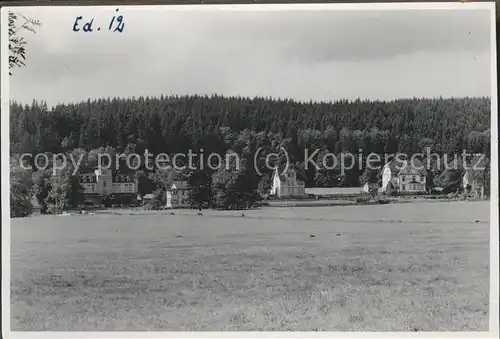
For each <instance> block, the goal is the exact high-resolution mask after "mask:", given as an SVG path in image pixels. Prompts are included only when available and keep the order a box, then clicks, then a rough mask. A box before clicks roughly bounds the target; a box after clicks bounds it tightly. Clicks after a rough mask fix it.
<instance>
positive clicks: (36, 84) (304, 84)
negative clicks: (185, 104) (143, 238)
mask: <svg viewBox="0 0 500 339" xmlns="http://www.w3.org/2000/svg"><path fill="white" fill-rule="evenodd" d="M115 9H116V8H112V7H80V8H78V7H38V8H30V9H27V8H24V9H22V8H19V9H17V11H18V12H21V13H23V14H25V15H28V16H31V17H34V18H36V19H39V20H40V21H41V22H42V27H40V28H39V29H38V31H37V33H36V34H24V36H25V37H26V39H27V41H28V54H27V64H28V67H27V68H25V69H18V70H16V71H15V73H14V75H13V76H12V77H10V79H11V86H10V91H11V98H13V99H14V100H17V101H21V102H23V103H31V101H32V100H33V99H34V98H35V99H37V100H45V101H47V102H48V104H49V105H53V104H56V103H58V102H71V101H80V100H86V99H87V98H89V97H90V98H99V97H108V96H110V97H112V96H120V97H128V96H140V95H144V96H146V95H150V96H159V95H161V94H164V95H170V94H212V93H218V94H224V95H242V96H251V97H253V96H272V97H290V98H294V99H297V100H310V99H312V100H325V101H330V100H337V99H341V98H347V99H356V98H358V97H359V98H362V99H363V98H370V99H393V98H401V97H414V96H416V97H438V96H443V97H449V96H489V95H490V92H491V91H490V73H491V72H490V52H491V50H490V13H489V11H486V10H474V11H464V10H461V11H457V10H454V11H451V10H432V11H430V10H426V11H415V10H406V11H347V12H345V11H333V10H328V11H192V10H191V11H180V10H175V9H172V8H171V7H162V8H159V7H154V8H153V7H140V8H138V7H135V8H134V7H121V8H120V9H119V12H118V13H120V14H121V15H123V21H124V22H125V27H124V30H123V32H122V33H118V32H114V33H113V32H110V31H108V24H109V21H110V20H111V18H112V17H113V16H114V15H115V14H116V12H115ZM78 15H82V16H83V17H84V19H89V20H90V19H91V18H92V17H94V24H93V27H94V32H92V33H83V32H78V33H75V32H73V31H72V27H73V23H74V21H75V18H76V16H78ZM81 22H82V21H81ZM82 23H83V22H82ZM80 26H82V25H81V24H80ZM98 27H100V28H101V30H100V31H97V28H98Z"/></svg>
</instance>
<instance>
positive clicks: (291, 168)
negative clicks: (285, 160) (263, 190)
mask: <svg viewBox="0 0 500 339" xmlns="http://www.w3.org/2000/svg"><path fill="white" fill-rule="evenodd" d="M276 170H278V174H279V178H280V180H281V181H285V180H286V174H287V173H288V172H290V171H293V172H295V173H297V174H298V172H299V171H298V170H297V167H296V166H295V165H293V164H291V165H288V168H287V167H286V165H285V164H280V165H278V166H277V167H276V169H275V170H274V171H275V172H276ZM285 170H286V172H285ZM273 177H274V174H273ZM297 181H300V182H302V180H300V179H299V178H298V176H297Z"/></svg>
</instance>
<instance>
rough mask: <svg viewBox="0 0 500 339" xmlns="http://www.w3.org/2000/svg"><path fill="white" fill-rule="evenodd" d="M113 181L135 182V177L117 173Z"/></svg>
mask: <svg viewBox="0 0 500 339" xmlns="http://www.w3.org/2000/svg"><path fill="white" fill-rule="evenodd" d="M113 182H117V183H122V182H134V178H133V177H132V176H130V175H127V174H116V175H115V176H114V177H113Z"/></svg>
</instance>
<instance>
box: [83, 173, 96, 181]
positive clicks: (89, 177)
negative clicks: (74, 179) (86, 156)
mask: <svg viewBox="0 0 500 339" xmlns="http://www.w3.org/2000/svg"><path fill="white" fill-rule="evenodd" d="M80 182H81V183H96V182H97V177H96V176H95V174H81V175H80Z"/></svg>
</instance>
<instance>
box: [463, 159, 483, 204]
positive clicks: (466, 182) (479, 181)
mask: <svg viewBox="0 0 500 339" xmlns="http://www.w3.org/2000/svg"><path fill="white" fill-rule="evenodd" d="M486 166H487V163H486V161H485V159H484V158H481V157H478V158H473V159H472V160H471V162H470V164H468V165H467V166H466V168H465V172H464V175H463V177H462V188H463V191H464V192H465V193H468V194H472V195H476V196H480V197H483V196H484V189H485V187H484V170H485V168H486Z"/></svg>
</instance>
